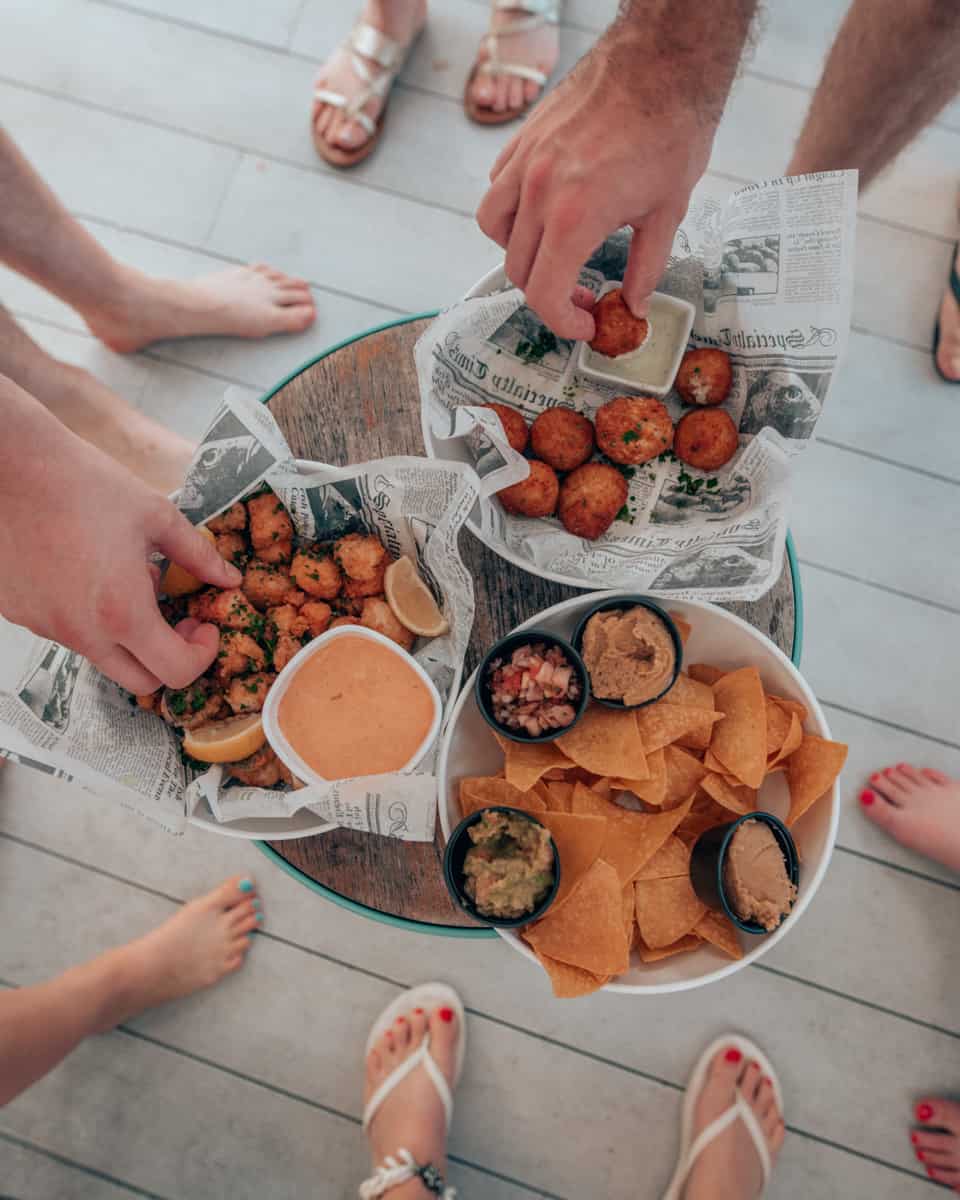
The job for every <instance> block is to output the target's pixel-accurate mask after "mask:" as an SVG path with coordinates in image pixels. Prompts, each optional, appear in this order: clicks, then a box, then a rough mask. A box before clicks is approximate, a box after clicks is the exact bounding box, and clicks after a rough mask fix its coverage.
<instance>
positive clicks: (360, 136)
mask: <svg viewBox="0 0 960 1200" xmlns="http://www.w3.org/2000/svg"><path fill="white" fill-rule="evenodd" d="M369 136H370V135H369V134H368V133H367V131H366V130H365V129H364V127H363V126H362V125H361V124H360V122H359V121H351V120H345V121H342V122H341V123H340V125H339V127H338V128H337V131H336V133H335V134H334V135H333V137H332V138H331V141H332V142H333V144H334V145H335V146H339V147H340V148H341V149H342V150H355V149H356V148H357V147H358V146H362V145H363V143H364V142H365V141H366V140H367V138H368V137H369Z"/></svg>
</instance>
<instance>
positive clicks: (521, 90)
mask: <svg viewBox="0 0 960 1200" xmlns="http://www.w3.org/2000/svg"><path fill="white" fill-rule="evenodd" d="M529 19H530V14H529V13H528V12H526V11H525V10H524V9H523V7H522V5H520V4H518V6H517V8H507V9H504V8H497V7H494V9H493V11H492V12H491V14H490V33H491V34H493V35H496V34H497V33H498V31H499V30H501V29H507V30H508V29H509V28H510V26H511V25H514V26H515V25H518V24H520V23H523V22H524V21H527V20H529ZM559 49H560V48H559V39H558V37H557V26H556V25H555V24H552V23H544V24H541V25H540V26H539V27H538V28H531V29H529V30H521V31H519V32H516V33H504V34H500V35H499V37H498V38H497V53H498V55H499V57H500V60H501V61H502V62H505V63H514V64H516V65H517V66H521V67H530V68H532V69H533V70H535V71H542V72H543V74H544V75H550V74H552V72H553V71H554V69H555V68H556V65H557V57H558V55H559ZM489 57H490V46H489V42H488V41H487V39H484V41H483V43H482V45H481V47H480V52H479V54H478V55H477V62H478V64H479V63H482V62H485V61H486V60H487V59H488V58H489ZM542 90H543V89H542V88H541V86H540V84H539V83H536V82H534V81H533V80H531V79H521V78H519V77H517V76H514V75H506V74H504V75H491V74H487V73H486V72H483V71H477V72H476V73H475V74H474V76H473V81H472V82H471V83H470V85H469V87H468V91H467V96H468V100H469V101H470V102H471V103H472V104H473V105H475V106H476V108H477V109H479V110H480V111H481V112H482V113H490V114H497V115H498V116H500V117H501V118H502V119H503V120H510V119H512V118H513V117H519V116H520V115H521V114H522V113H523V112H525V111H526V109H527V108H529V107H530V105H531V104H533V103H534V102H535V101H536V100H537V99H539V96H540V93H541V92H542Z"/></svg>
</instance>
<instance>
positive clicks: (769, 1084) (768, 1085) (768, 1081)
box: [760, 1075, 773, 1087]
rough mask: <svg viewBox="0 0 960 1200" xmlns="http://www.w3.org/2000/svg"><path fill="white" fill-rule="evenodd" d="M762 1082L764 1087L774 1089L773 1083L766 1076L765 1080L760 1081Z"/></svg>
mask: <svg viewBox="0 0 960 1200" xmlns="http://www.w3.org/2000/svg"><path fill="white" fill-rule="evenodd" d="M760 1082H761V1083H762V1084H763V1085H764V1087H773V1084H772V1083H771V1081H770V1080H769V1079H768V1078H767V1076H766V1075H764V1077H763V1078H762V1079H761V1080H760Z"/></svg>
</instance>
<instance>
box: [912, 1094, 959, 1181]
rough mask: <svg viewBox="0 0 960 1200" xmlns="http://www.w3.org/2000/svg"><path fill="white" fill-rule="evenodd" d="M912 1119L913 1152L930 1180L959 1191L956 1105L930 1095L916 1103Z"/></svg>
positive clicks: (957, 1113) (957, 1106)
mask: <svg viewBox="0 0 960 1200" xmlns="http://www.w3.org/2000/svg"><path fill="white" fill-rule="evenodd" d="M916 1118H917V1121H918V1122H919V1123H920V1128H919V1129H915V1130H914V1131H913V1132H912V1133H911V1134H910V1141H911V1142H912V1143H913V1149H914V1153H915V1154H916V1156H917V1158H918V1159H919V1160H920V1162H922V1163H923V1165H924V1166H925V1167H926V1168H927V1174H928V1175H929V1176H930V1178H931V1179H932V1180H934V1181H935V1182H936V1183H943V1184H946V1186H947V1187H949V1188H952V1189H953V1190H954V1191H955V1192H960V1104H955V1103H953V1101H951V1100H942V1099H941V1098H940V1097H939V1096H930V1097H928V1098H927V1099H924V1100H921V1101H920V1102H919V1104H918V1105H917V1108H916Z"/></svg>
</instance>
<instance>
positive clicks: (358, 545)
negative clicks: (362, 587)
mask: <svg viewBox="0 0 960 1200" xmlns="http://www.w3.org/2000/svg"><path fill="white" fill-rule="evenodd" d="M333 557H334V559H335V560H336V561H337V562H338V563H339V565H340V569H341V570H342V571H343V573H344V574H345V575H349V576H350V578H351V579H356V580H357V581H359V582H365V581H367V580H370V579H375V578H376V576H377V573H378V572H379V571H380V570H381V569H382V568H383V567H385V566H386V564H387V552H386V549H385V548H384V546H383V543H382V542H381V541H380V539H379V538H378V537H377V535H376V534H374V533H348V534H347V536H346V537H342V538H340V540H339V541H338V542H334V543H333ZM305 590H306V589H305Z"/></svg>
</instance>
